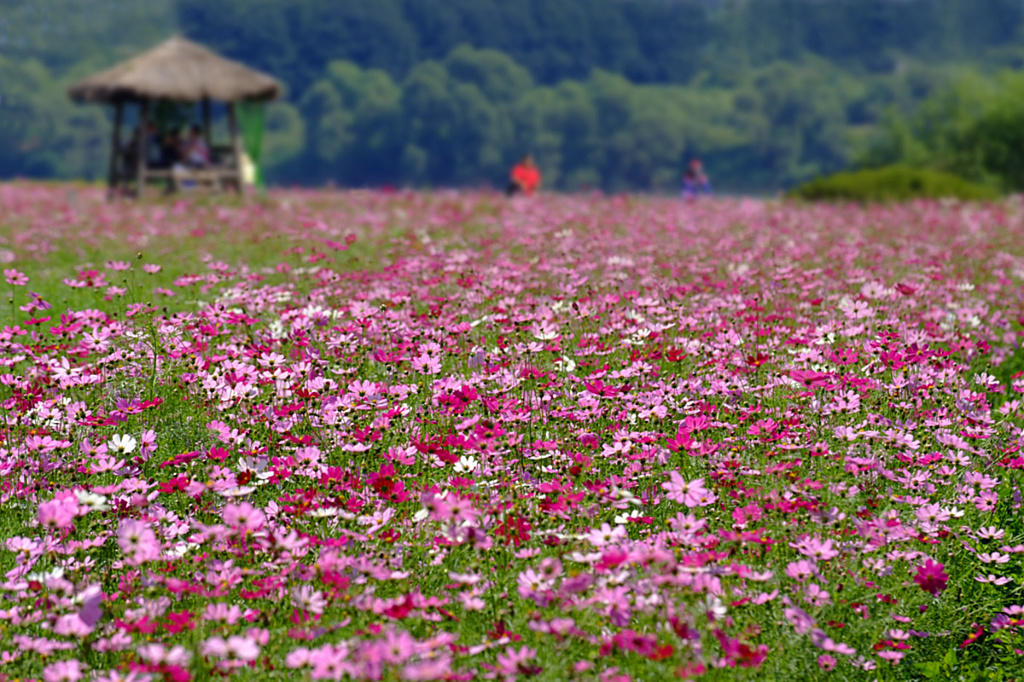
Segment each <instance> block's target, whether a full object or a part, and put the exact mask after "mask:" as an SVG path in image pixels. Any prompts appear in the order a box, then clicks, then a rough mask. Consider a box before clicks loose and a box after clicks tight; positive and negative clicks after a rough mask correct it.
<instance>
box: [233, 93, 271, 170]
mask: <svg viewBox="0 0 1024 682" xmlns="http://www.w3.org/2000/svg"><path fill="white" fill-rule="evenodd" d="M235 111H236V112H237V114H238V127H239V129H240V131H241V133H242V146H243V147H245V153H246V154H248V155H249V159H250V160H251V161H252V163H253V165H254V166H256V187H263V164H261V163H260V154H261V153H262V151H263V125H264V122H265V120H266V106H265V105H264V104H263V102H237V103H236V104H235Z"/></svg>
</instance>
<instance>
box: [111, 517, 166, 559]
mask: <svg viewBox="0 0 1024 682" xmlns="http://www.w3.org/2000/svg"><path fill="white" fill-rule="evenodd" d="M117 545H118V547H120V548H121V551H122V552H124V553H125V554H127V555H128V557H129V560H130V562H131V563H132V564H134V565H136V566H138V565H140V564H143V563H145V562H147V561H152V560H154V559H156V558H158V557H159V556H160V551H161V548H160V541H159V540H157V537H156V533H154V532H153V529H152V528H150V526H149V524H147V523H146V522H145V521H136V520H135V519H122V520H121V524H120V526H118V529H117Z"/></svg>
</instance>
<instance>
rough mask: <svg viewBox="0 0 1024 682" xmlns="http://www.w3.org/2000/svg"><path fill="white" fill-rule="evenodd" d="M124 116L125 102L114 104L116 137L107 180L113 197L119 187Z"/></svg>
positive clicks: (112, 143)
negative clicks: (118, 171) (122, 121)
mask: <svg viewBox="0 0 1024 682" xmlns="http://www.w3.org/2000/svg"><path fill="white" fill-rule="evenodd" d="M123 116H124V102H115V103H114V135H113V140H112V141H111V143H110V174H109V176H108V178H107V191H108V192H109V194H110V195H111V196H112V195H113V193H114V190H115V188H116V187H117V181H118V178H117V166H118V161H120V159H119V158H118V157H119V155H120V148H121V119H122V117H123Z"/></svg>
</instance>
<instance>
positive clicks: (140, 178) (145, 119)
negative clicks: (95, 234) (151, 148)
mask: <svg viewBox="0 0 1024 682" xmlns="http://www.w3.org/2000/svg"><path fill="white" fill-rule="evenodd" d="M148 126H149V100H148V99H144V100H142V103H141V104H140V105H139V128H138V130H137V131H136V132H137V133H138V134H137V136H136V137H137V138H138V139H136V140H135V196H137V197H138V198H140V199H141V198H142V194H143V192H144V191H145V189H146V166H147V161H148V159H147V158H146V157H147V156H148V154H146V152H147V151H148V150H147V149H146V143H147V142H148V139H149V131H148V130H146V128H148Z"/></svg>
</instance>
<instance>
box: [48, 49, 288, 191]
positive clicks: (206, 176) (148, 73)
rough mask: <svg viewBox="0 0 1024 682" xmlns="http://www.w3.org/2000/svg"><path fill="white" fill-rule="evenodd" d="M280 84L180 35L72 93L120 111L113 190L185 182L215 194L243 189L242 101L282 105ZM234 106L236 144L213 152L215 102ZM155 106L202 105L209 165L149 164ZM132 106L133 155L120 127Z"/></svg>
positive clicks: (230, 120)
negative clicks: (135, 128)
mask: <svg viewBox="0 0 1024 682" xmlns="http://www.w3.org/2000/svg"><path fill="white" fill-rule="evenodd" d="M281 91H282V87H281V84H280V83H279V82H278V81H276V80H275V79H273V78H271V77H270V76H268V75H266V74H264V73H261V72H259V71H255V70H253V69H250V68H249V67H247V66H245V65H243V64H240V63H238V62H235V61H232V60H229V59H225V58H224V57H221V56H220V55H218V54H216V53H214V52H212V51H210V50H208V49H207V48H205V47H203V46H201V45H197V44H196V43H193V42H191V41H189V40H186V39H185V38H181V37H174V38H171V39H170V40H168V41H167V42H165V43H163V44H161V45H159V46H157V47H155V48H154V49H152V50H150V51H149V52H146V53H144V54H141V55H138V56H137V57H134V58H132V59H130V60H128V61H126V62H123V63H121V64H118V65H117V66H114V67H112V68H110V69H107V70H106V71H103V72H101V73H98V74H96V75H94V76H90V77H89V78H86V79H85V80H83V81H80V82H79V83H76V84H75V85H73V86H71V87H70V88H69V89H68V95H69V96H70V97H71V98H72V99H74V100H75V101H78V102H99V103H104V104H112V105H114V134H113V140H112V144H111V150H110V176H109V185H110V189H111V191H112V192H113V191H116V190H118V189H127V188H128V187H129V185H131V184H132V183H134V184H135V190H136V195H141V194H142V191H143V189H144V188H145V186H146V183H147V182H149V181H153V180H156V181H160V180H166V181H167V182H168V187H170V188H175V187H178V186H181V185H182V184H186V183H194V184H197V185H203V186H209V187H213V188H223V187H228V186H230V187H234V188H235V189H237V190H238V191H241V188H242V148H241V145H240V140H239V135H238V121H237V113H236V109H235V104H236V103H237V102H263V101H267V100H272V99H276V98H277V97H279V96H280V94H281ZM211 101H219V102H224V103H226V104H227V119H228V126H229V132H230V138H231V141H230V145H227V146H220V147H218V146H214V145H213V144H212V140H211V114H210V102H211ZM154 102H175V103H190V104H196V103H198V104H201V105H202V118H203V122H202V134H203V137H204V138H205V141H206V144H207V146H208V148H209V150H210V156H211V159H210V163H209V164H208V165H206V166H203V167H195V168H186V167H183V166H179V165H175V166H174V167H160V165H159V164H157V165H154V164H153V163H151V162H150V159H149V158H148V152H149V151H150V150H149V149H148V148H147V145H149V144H150V143H151V140H150V139H149V134H148V131H147V129H148V127H149V125H150V123H151V120H152V118H151V116H152V111H151V105H152V104H153V103H154ZM126 105H134V106H137V107H138V111H139V116H138V126H139V128H138V131H137V133H136V136H135V138H134V139H133V140H132V144H131V145H130V148H129V149H125V148H124V147H122V144H121V125H122V122H123V120H124V113H125V107H126Z"/></svg>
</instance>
